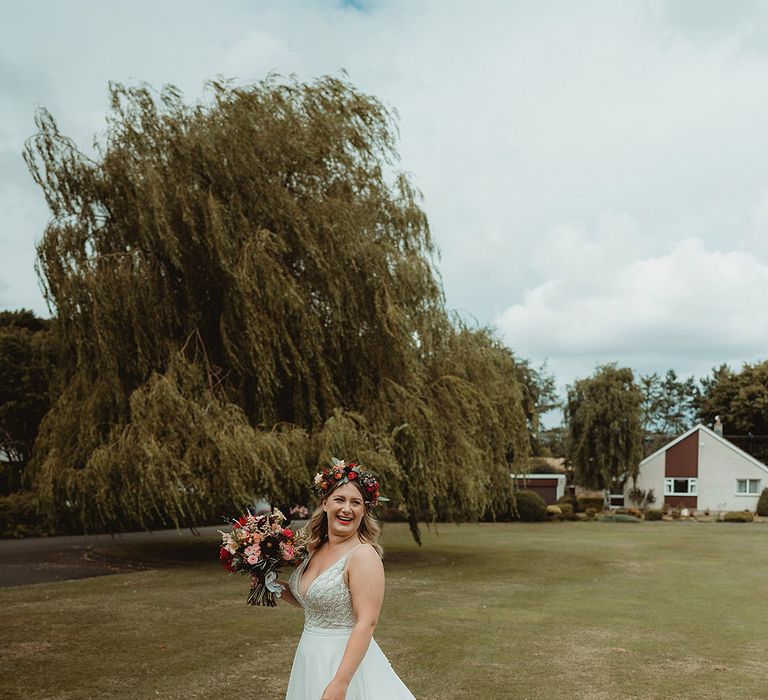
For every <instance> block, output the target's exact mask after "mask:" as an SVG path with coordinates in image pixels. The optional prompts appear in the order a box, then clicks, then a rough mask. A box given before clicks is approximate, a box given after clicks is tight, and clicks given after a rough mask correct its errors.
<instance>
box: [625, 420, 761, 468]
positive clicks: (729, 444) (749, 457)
mask: <svg viewBox="0 0 768 700" xmlns="http://www.w3.org/2000/svg"><path fill="white" fill-rule="evenodd" d="M697 430H703V431H704V432H705V433H706V434H707V435H709V436H711V437H713V438H715V440H719V441H720V442H721V443H722V444H723V445H725V446H726V447H729V448H730V449H732V450H733V451H734V452H735V453H736V454H738V455H739V456H740V457H743V458H744V459H746V460H747V461H749V462H751V463H752V464H754V465H755V466H756V467H760V469H762V470H763V471H764V472H766V473H768V466H766V465H765V464H763V463H762V462H761V461H760V460H758V459H755V458H754V457H753V456H752V455H751V454H748V453H746V452H744V450H742V449H740V448H738V447H736V445H734V444H733V443H732V442H731V441H730V440H726V439H725V438H724V437H723V436H722V435H718V434H717V433H716V432H715V431H714V430H710V429H709V428H708V427H707V426H706V425H704V424H703V423H698V424H697V425H694V426H693V427H692V428H691V429H690V430H686V431H685V432H684V433H683V434H682V435H680V436H678V437H676V438H675V439H674V440H672V441H671V442H668V443H667V444H666V445H664V446H663V447H660V448H659V449H658V450H656V452H654V453H653V454H651V455H648V456H647V457H646V458H645V459H644V460H643V461H642V462H640V466H641V467H642V466H643V464H645V463H646V462H649V461H650V460H652V459H653V458H654V457H656V456H657V455H660V454H661V453H662V452H666V451H667V450H668V449H669V448H670V447H673V446H674V445H676V444H677V443H678V442H682V441H683V440H685V438H687V437H688V436H689V435H692V434H693V433H695V432H696V431H697Z"/></svg>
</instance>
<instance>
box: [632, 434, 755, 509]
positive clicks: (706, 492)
mask: <svg viewBox="0 0 768 700" xmlns="http://www.w3.org/2000/svg"><path fill="white" fill-rule="evenodd" d="M766 486H768V467H767V466H766V465H765V464H763V463H762V462H760V461H758V460H756V459H755V458H754V457H752V456H750V455H748V454H747V453H746V452H744V450H740V449H739V448H738V447H736V445H734V444H733V443H732V442H730V441H728V440H726V439H725V438H724V437H723V436H722V435H718V434H717V433H715V432H714V431H712V430H710V429H709V428H707V427H706V426H704V425H696V426H694V427H693V428H691V429H690V430H689V431H688V432H685V433H683V434H682V435H681V436H680V437H678V438H676V439H675V440H672V442H670V443H667V444H666V445H665V446H664V447H662V448H661V449H660V450H657V451H656V452H654V453H653V454H652V455H650V456H648V457H646V458H645V459H644V460H643V461H642V462H640V473H639V475H638V477H637V487H638V488H639V489H642V490H647V489H653V491H654V493H655V495H656V506H658V507H661V505H662V504H664V503H666V504H667V505H669V506H671V507H673V508H677V507H683V508H690V509H694V510H706V509H709V510H710V511H724V510H751V511H754V510H755V509H756V508H757V500H758V498H759V497H760V493H761V492H762V490H763V488H765V487H766ZM632 487H633V484H632V482H631V480H630V481H629V482H628V483H627V485H626V486H625V489H624V496H625V503H627V504H628V505H629V504H631V503H632V501H631V499H630V498H629V492H630V490H631V489H632Z"/></svg>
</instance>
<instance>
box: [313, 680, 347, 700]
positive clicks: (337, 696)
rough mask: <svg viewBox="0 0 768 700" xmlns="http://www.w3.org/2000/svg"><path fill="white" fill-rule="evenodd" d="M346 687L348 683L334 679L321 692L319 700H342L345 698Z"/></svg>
mask: <svg viewBox="0 0 768 700" xmlns="http://www.w3.org/2000/svg"><path fill="white" fill-rule="evenodd" d="M348 687H349V683H345V682H344V681H338V680H336V679H335V678H334V679H333V680H332V681H331V682H330V683H329V684H328V687H327V688H326V689H325V690H324V691H323V695H322V697H321V698H320V700H344V698H345V697H347V688H348Z"/></svg>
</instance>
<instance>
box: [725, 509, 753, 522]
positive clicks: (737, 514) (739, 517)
mask: <svg viewBox="0 0 768 700" xmlns="http://www.w3.org/2000/svg"><path fill="white" fill-rule="evenodd" d="M754 519H755V516H754V515H753V514H752V513H750V511H748V510H729V511H728V512H727V513H725V514H724V515H723V522H724V523H751V522H752V521H753V520H754Z"/></svg>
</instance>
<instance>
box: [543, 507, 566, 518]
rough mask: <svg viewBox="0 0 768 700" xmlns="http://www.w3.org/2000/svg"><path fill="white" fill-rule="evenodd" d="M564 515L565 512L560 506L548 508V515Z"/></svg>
mask: <svg viewBox="0 0 768 700" xmlns="http://www.w3.org/2000/svg"><path fill="white" fill-rule="evenodd" d="M562 514H563V511H562V510H561V509H560V506H547V515H551V516H554V517H557V516H559V515H562Z"/></svg>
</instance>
